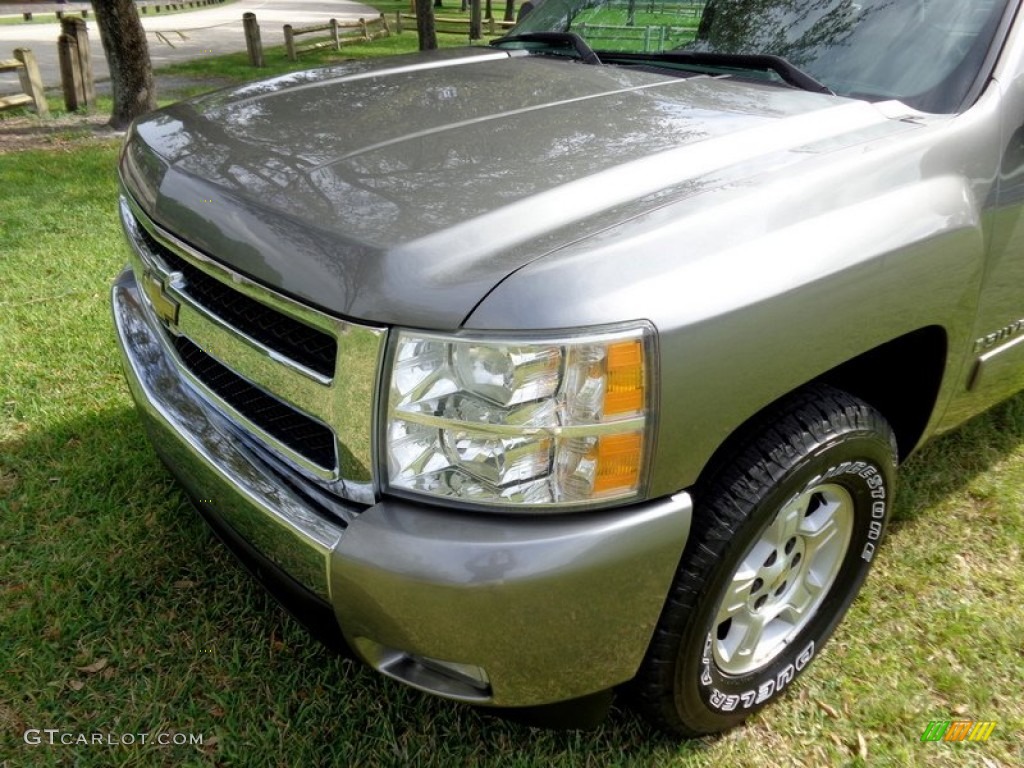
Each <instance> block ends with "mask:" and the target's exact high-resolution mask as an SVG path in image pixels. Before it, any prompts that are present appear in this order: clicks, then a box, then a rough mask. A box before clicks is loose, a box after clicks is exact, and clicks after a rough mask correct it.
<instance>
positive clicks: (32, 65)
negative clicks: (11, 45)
mask: <svg viewBox="0 0 1024 768" xmlns="http://www.w3.org/2000/svg"><path fill="white" fill-rule="evenodd" d="M14 71H16V72H17V73H18V79H19V80H21V90H22V91H24V93H15V94H13V95H11V96H3V97H0V109H10V108H12V107H21V106H25V105H26V104H31V105H32V106H33V107H34V108H35V110H36V114H37V115H39V116H40V117H49V116H50V106H49V105H48V104H47V103H46V95H45V94H44V93H43V78H42V77H40V76H39V65H38V64H37V63H36V57H35V56H34V55H33V54H32V51H30V50H29V49H28V48H15V49H14V58H13V59H0V72H14Z"/></svg>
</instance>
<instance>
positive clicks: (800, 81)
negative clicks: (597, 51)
mask: <svg viewBox="0 0 1024 768" xmlns="http://www.w3.org/2000/svg"><path fill="white" fill-rule="evenodd" d="M601 55H602V56H604V60H605V61H606V62H611V61H616V62H627V61H635V62H637V63H641V62H655V61H656V62H664V63H668V64H683V65H686V64H694V65H697V66H708V67H723V68H726V69H749V70H755V71H761V72H774V73H775V74H776V75H778V76H779V77H781V78H782V80H783V81H784V82H785V83H786V84H787V85H791V86H793V87H794V88H800V89H802V90H804V91H811V92H812V93H827V94H830V95H832V96H834V95H835V93H833V91H832V89H831V88H829V87H828V86H827V85H825V84H824V83H821V82H819V81H818V80H815V79H814V77H812V76H811V75H809V74H807V73H806V72H804V71H803V70H802V69H800V68H799V67H797V66H796V65H794V64H792V63H791V62H789V61H787V60H786V59H784V58H782V57H781V56H774V55H772V54H768V53H711V52H705V51H664V52H662V53H614V54H610V53H608V52H606V51H602V53H601Z"/></svg>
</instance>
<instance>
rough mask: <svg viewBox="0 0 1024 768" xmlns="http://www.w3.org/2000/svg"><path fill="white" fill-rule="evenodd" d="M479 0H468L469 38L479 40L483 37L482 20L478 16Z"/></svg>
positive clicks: (479, 9)
mask: <svg viewBox="0 0 1024 768" xmlns="http://www.w3.org/2000/svg"><path fill="white" fill-rule="evenodd" d="M480 12H481V7H480V0H470V3H469V39H470V40H479V39H480V38H481V37H483V36H484V35H483V21H482V19H481V18H480Z"/></svg>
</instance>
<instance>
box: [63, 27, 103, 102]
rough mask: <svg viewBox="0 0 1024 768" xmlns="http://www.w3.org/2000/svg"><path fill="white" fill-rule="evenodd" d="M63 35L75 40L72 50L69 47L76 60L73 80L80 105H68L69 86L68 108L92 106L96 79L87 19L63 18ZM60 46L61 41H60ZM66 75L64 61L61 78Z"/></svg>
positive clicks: (65, 98) (94, 100) (65, 99)
mask: <svg viewBox="0 0 1024 768" xmlns="http://www.w3.org/2000/svg"><path fill="white" fill-rule="evenodd" d="M60 27H61V33H62V34H61V37H65V36H67V37H68V38H70V39H72V40H74V42H75V45H74V48H73V50H72V48H71V47H68V48H67V50H68V51H69V52H73V53H74V56H75V59H76V62H75V64H74V66H73V70H74V74H73V77H72V81H73V82H74V86H75V91H76V93H77V95H78V105H77V106H76V107H71V106H69V105H67V88H65V96H64V101H65V105H66V106H68V109H69V110H71V109H77V108H78V107H91V106H94V105H95V104H96V81H95V79H94V78H93V75H92V57H91V56H90V52H89V31H88V28H87V27H86V25H85V20H84V19H81V18H79V17H70V18H66V19H63V20H62V21H61V23H60ZM58 46H59V41H58ZM63 76H64V66H63V62H62V64H61V79H63Z"/></svg>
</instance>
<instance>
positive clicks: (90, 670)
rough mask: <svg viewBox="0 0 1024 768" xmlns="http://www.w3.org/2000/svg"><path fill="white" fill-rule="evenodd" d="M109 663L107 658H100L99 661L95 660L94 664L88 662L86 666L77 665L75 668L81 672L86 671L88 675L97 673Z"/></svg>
mask: <svg viewBox="0 0 1024 768" xmlns="http://www.w3.org/2000/svg"><path fill="white" fill-rule="evenodd" d="M109 663H110V662H109V661H107V660H106V659H100V660H99V661H94V662H93V663H92V664H88V665H87V666H84V667H75V669H77V670H78V671H79V672H85V674H87V675H95V674H96V673H97V672H101V671H103V670H104V669H106V668H107V664H109Z"/></svg>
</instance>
